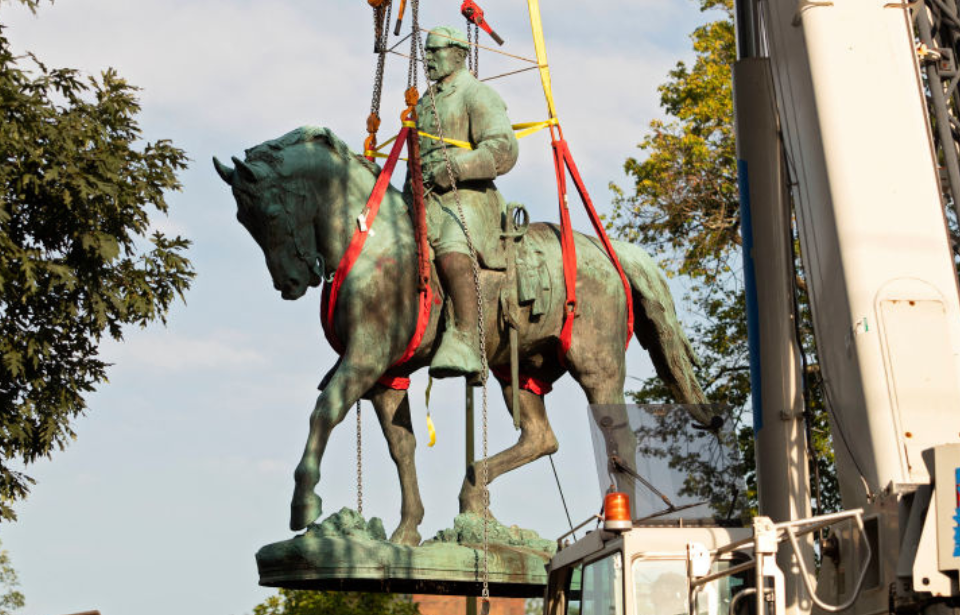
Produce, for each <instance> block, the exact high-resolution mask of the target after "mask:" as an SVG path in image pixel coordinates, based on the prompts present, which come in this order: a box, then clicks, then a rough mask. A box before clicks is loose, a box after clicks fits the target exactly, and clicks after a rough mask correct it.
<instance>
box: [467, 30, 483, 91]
mask: <svg viewBox="0 0 960 615" xmlns="http://www.w3.org/2000/svg"><path fill="white" fill-rule="evenodd" d="M471 29H472V30H473V50H472V51H473V76H474V77H476V78H477V79H479V78H480V26H478V25H477V24H475V23H472V22H471V23H470V25H468V26H467V32H468V34H467V38H468V39H469V38H470V34H469V32H470V30H471Z"/></svg>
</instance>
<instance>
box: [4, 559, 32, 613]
mask: <svg viewBox="0 0 960 615" xmlns="http://www.w3.org/2000/svg"><path fill="white" fill-rule="evenodd" d="M19 585H20V582H19V581H18V580H17V571H16V570H14V569H13V566H12V565H11V564H10V554H9V553H8V552H7V551H6V549H0V591H2V592H3V593H2V594H0V615H11V613H13V612H14V611H16V610H17V609H21V608H23V605H24V604H26V601H25V600H24V598H23V594H21V593H20V592H19V591H17V589H16V588H17V587H18V586H19Z"/></svg>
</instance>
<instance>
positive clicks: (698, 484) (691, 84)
mask: <svg viewBox="0 0 960 615" xmlns="http://www.w3.org/2000/svg"><path fill="white" fill-rule="evenodd" d="M699 4H700V7H701V10H704V11H707V10H711V9H713V10H717V11H719V12H720V18H719V19H717V20H715V21H711V22H709V23H707V24H705V25H703V26H700V27H699V28H697V29H696V30H694V32H693V34H692V35H691V39H692V41H693V50H694V52H695V54H696V60H695V61H694V63H693V66H689V67H688V66H687V65H686V64H685V63H683V62H680V63H678V64H677V65H676V67H675V68H674V69H673V70H672V71H670V73H669V78H668V80H667V82H666V83H664V84H663V85H661V86H660V88H659V92H660V104H661V107H662V108H663V109H664V111H666V113H667V115H668V116H669V119H668V120H667V121H661V120H656V121H654V122H652V123H651V125H650V133H649V134H648V135H647V136H646V137H645V138H644V139H643V141H642V142H641V143H640V145H639V148H640V150H641V151H642V152H644V153H645V154H646V157H645V158H643V159H637V158H629V159H628V160H627V161H626V163H625V165H624V169H625V171H626V172H627V174H628V175H629V176H631V178H632V179H633V181H634V184H633V192H632V194H627V193H626V192H625V191H624V190H623V189H622V188H620V187H618V186H616V185H611V188H612V189H613V190H614V192H615V203H614V212H613V216H612V218H611V220H610V227H611V229H612V230H613V231H614V232H615V233H616V234H617V235H619V236H620V237H621V238H623V239H627V240H629V241H634V242H638V243H642V244H643V245H645V246H650V247H651V248H652V249H653V251H654V252H655V253H656V254H657V255H659V256H660V257H661V259H662V260H663V266H664V268H665V269H666V271H667V272H668V274H669V275H673V276H683V277H684V278H685V279H686V281H687V282H688V283H689V290H688V292H687V294H686V296H685V297H684V302H683V304H684V305H685V306H692V307H693V310H692V316H693V319H692V324H690V326H689V327H688V328H689V337H690V338H691V341H692V343H693V345H694V347H695V349H696V351H697V354H698V356H699V357H700V361H701V366H700V368H699V370H698V377H699V378H700V382H701V384H702V385H703V387H704V390H705V392H706V393H707V395H708V397H709V398H710V399H711V400H713V401H715V402H722V403H726V404H729V407H730V412H729V416H728V417H727V419H728V422H730V423H732V424H733V425H734V429H735V435H734V436H732V437H731V440H732V439H735V440H736V442H727V443H724V444H727V445H733V446H737V447H739V449H740V453H741V455H740V457H741V459H740V467H739V468H738V469H736V470H735V471H728V472H725V473H722V474H721V475H720V476H718V475H717V474H716V473H715V471H714V470H713V469H711V468H706V467H700V466H698V465H696V464H695V463H690V462H689V460H686V461H685V458H684V457H683V456H681V455H680V454H679V453H678V454H676V455H675V456H674V461H675V463H677V464H680V465H683V464H688V465H686V466H684V469H685V470H687V471H688V472H689V474H690V478H689V479H688V484H687V488H688V490H690V491H691V492H695V493H696V494H698V495H700V496H704V497H706V498H708V499H722V498H721V496H722V494H723V492H729V491H730V489H731V487H732V484H728V483H730V482H731V481H734V480H740V479H739V477H741V476H742V477H746V479H747V498H746V499H745V500H744V501H743V506H744V507H745V509H744V510H742V511H741V514H746V513H748V512H749V510H748V509H751V508H754V509H755V507H756V473H755V470H754V468H755V465H754V457H753V433H752V428H751V426H748V425H747V424H746V421H745V419H746V417H747V410H748V409H749V401H750V399H749V397H750V377H749V376H750V373H749V355H748V349H747V327H746V315H745V298H744V297H745V295H744V289H743V275H742V260H741V259H742V257H741V239H740V205H739V194H738V190H737V168H736V160H737V156H736V146H735V139H734V131H733V92H732V67H733V63H734V61H735V60H736V44H735V38H734V25H733V2H732V0H699ZM797 265H798V269H799V260H797ZM802 282H803V280H802V272H801V273H800V275H799V278H798V295H797V300H798V305H799V307H800V310H799V314H800V318H799V321H800V331H799V334H800V338H801V339H802V341H803V347H804V349H805V352H806V355H805V356H806V359H807V363H808V364H809V365H810V368H809V369H808V370H807V373H806V377H807V379H808V385H810V386H808V387H807V390H808V406H809V407H808V412H809V416H808V419H809V422H808V424H810V425H811V426H812V436H813V437H812V442H813V447H814V452H815V457H816V459H817V462H816V466H815V468H814V469H815V470H816V471H817V473H818V474H819V476H820V483H819V484H820V485H821V486H822V488H823V489H822V490H823V493H824V496H825V497H824V502H823V503H824V506H823V508H824V509H835V508H836V507H837V506H838V504H839V492H838V487H837V484H836V478H835V475H834V472H833V464H832V460H833V453H832V447H831V445H830V440H829V432H828V427H827V421H826V417H825V413H824V411H823V403H822V400H821V399H820V396H819V388H818V387H817V386H815V385H816V378H817V377H818V372H817V370H816V352H815V347H814V344H813V335H812V324H811V320H810V314H809V306H808V304H807V299H806V295H805V294H804V293H803V283H802ZM632 396H633V398H634V400H635V401H636V402H638V403H656V402H666V401H671V400H670V396H669V393H668V392H667V391H666V389H665V388H664V387H663V386H662V384H661V383H660V382H659V381H658V380H656V379H655V378H651V379H647V380H645V381H643V382H642V385H641V388H640V389H639V390H638V391H635V392H633V393H632Z"/></svg>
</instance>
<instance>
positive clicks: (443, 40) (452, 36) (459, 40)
mask: <svg viewBox="0 0 960 615" xmlns="http://www.w3.org/2000/svg"><path fill="white" fill-rule="evenodd" d="M427 47H429V48H432V49H439V48H441V47H460V48H461V49H468V50H469V49H470V46H469V45H467V36H466V35H465V34H464V33H463V31H462V30H460V29H459V28H454V27H453V26H437V27H436V28H433V29H432V30H430V33H429V34H428V35H427Z"/></svg>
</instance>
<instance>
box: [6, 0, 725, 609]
mask: <svg viewBox="0 0 960 615" xmlns="http://www.w3.org/2000/svg"><path fill="white" fill-rule="evenodd" d="M421 4H422V6H421V24H422V25H423V26H426V27H429V26H432V25H439V24H455V25H458V26H459V25H461V24H462V18H461V17H460V16H459V12H458V6H459V3H458V2H456V0H444V1H442V2H441V1H440V0H423V2H422V3H421ZM481 6H482V7H483V8H484V10H485V11H486V15H487V19H488V21H489V22H490V23H491V24H492V26H493V27H494V29H495V30H496V31H497V32H498V33H499V34H500V35H501V36H502V37H503V38H504V39H505V40H506V42H507V44H506V45H505V46H504V47H503V49H504V50H505V51H509V52H510V53H513V54H515V55H520V56H525V57H530V58H532V57H533V56H534V52H533V44H532V41H531V37H530V29H529V21H528V16H527V13H526V10H525V7H524V6H523V3H521V2H517V1H516V0H513V1H510V0H483V1H482V2H481ZM541 9H542V12H543V23H544V31H545V34H546V42H547V51H548V55H549V59H550V65H551V72H552V76H553V84H554V94H555V98H556V104H557V109H558V115H559V117H560V120H561V122H562V124H563V127H564V132H565V136H566V137H567V140H568V142H569V143H570V146H571V149H572V152H573V154H574V157H575V158H576V161H577V164H578V166H579V168H580V170H581V173H582V174H583V176H584V179H585V181H586V184H587V186H588V188H589V189H590V190H591V194H592V195H593V199H594V202H595V204H596V206H597V208H598V210H599V211H600V212H601V213H607V212H609V211H610V204H609V203H610V200H611V191H610V190H609V188H608V184H609V183H610V182H611V181H613V182H617V183H620V184H621V185H627V183H628V182H627V180H626V177H625V176H624V174H623V171H622V166H623V162H624V160H625V159H626V158H627V157H629V156H634V155H638V154H639V152H638V150H637V149H636V145H637V143H639V142H640V141H641V139H642V138H643V135H644V134H645V130H646V127H647V125H648V124H649V122H650V121H651V120H652V119H654V118H657V117H660V110H659V108H658V95H657V91H656V88H657V85H658V84H660V83H662V82H663V81H664V80H665V78H666V75H667V72H668V71H669V70H670V68H672V66H673V65H674V64H675V63H676V62H677V61H678V60H681V59H687V60H689V59H690V58H691V55H692V54H691V51H690V49H689V46H690V45H689V39H688V36H687V35H688V33H689V32H690V31H691V30H692V29H693V28H694V27H696V25H698V24H699V23H702V22H703V21H704V20H705V19H706V18H708V17H710V16H709V15H706V16H705V15H703V14H701V13H700V12H699V10H698V8H697V5H696V3H694V2H692V1H690V0H640V1H632V2H628V1H626V0H605V1H603V2H599V1H598V2H590V3H587V2H581V1H577V0H544V2H543V3H542V7H541ZM370 13H371V11H370V8H369V7H368V5H367V3H366V2H363V1H362V0H349V1H347V0H326V1H313V2H307V1H305V0H274V1H272V2H253V1H252V0H233V1H227V0H190V1H187V0H164V1H163V2H160V1H157V0H136V1H135V2H132V1H130V0H58V2H57V3H56V4H55V5H52V6H51V5H49V4H44V5H42V6H41V8H40V10H39V13H38V15H37V16H33V15H31V14H30V13H29V11H27V10H25V9H23V8H21V7H19V5H11V4H9V3H3V4H2V5H0V22H2V23H3V24H4V25H5V26H6V30H5V33H6V35H7V36H8V37H9V39H10V40H11V42H12V45H13V47H14V50H15V51H17V52H24V51H27V50H29V51H32V52H34V53H35V54H36V55H37V56H38V57H40V58H41V59H42V60H43V61H44V62H45V63H46V64H47V65H48V66H65V67H73V68H79V69H81V70H82V71H84V72H86V73H88V74H99V72H100V71H102V70H104V69H106V68H107V67H113V68H116V69H117V71H118V72H119V73H120V75H121V76H123V77H124V78H126V79H127V80H128V81H129V82H130V83H132V84H135V85H137V86H139V87H141V88H142V91H141V98H140V100H141V103H142V106H143V110H142V113H141V115H140V122H141V127H142V128H143V130H144V138H145V139H146V140H151V141H152V140H156V139H161V138H165V139H171V140H173V142H174V143H175V144H176V145H178V146H179V147H181V148H183V149H185V150H186V152H187V153H188V155H189V156H190V158H191V164H190V168H189V169H187V170H186V171H184V172H183V173H182V174H181V176H180V178H181V181H182V183H183V190H182V192H179V193H172V194H170V195H169V199H168V200H169V203H170V206H171V207H170V213H169V215H168V216H167V217H162V216H157V217H156V219H155V226H156V227H157V228H158V229H161V230H163V231H165V232H167V233H168V234H181V235H183V236H185V237H187V238H189V239H191V240H192V241H193V242H194V244H193V247H192V248H191V250H190V254H189V256H190V258H191V259H192V261H193V264H194V267H195V268H196V271H197V278H196V281H195V282H194V284H193V287H192V289H191V290H190V291H189V292H188V294H187V296H186V299H187V303H186V305H183V304H178V305H176V306H175V307H174V308H173V309H172V310H171V313H170V316H169V324H168V326H167V327H163V326H161V325H159V324H157V325H151V326H150V327H147V328H146V329H142V330H141V329H128V330H127V331H126V333H125V339H124V341H123V342H121V343H116V342H108V343H105V344H104V345H103V347H102V355H103V357H104V358H105V360H107V361H109V362H111V363H113V364H114V365H113V367H112V368H111V369H110V371H109V378H110V382H109V383H108V384H104V385H102V386H101V387H100V389H99V390H98V391H97V392H96V393H95V394H93V395H91V396H90V397H89V398H88V404H89V411H88V412H87V414H86V416H84V417H82V418H80V419H78V420H77V421H76V423H75V429H76V432H77V440H76V441H75V442H74V443H73V444H72V445H71V446H70V447H69V448H68V449H67V450H65V451H63V452H57V453H55V454H54V455H53V457H52V460H50V461H43V462H41V463H37V464H35V465H33V466H31V467H30V468H28V472H29V473H30V474H31V475H32V476H33V477H34V478H36V479H37V485H36V486H35V487H34V488H33V492H32V494H31V495H30V497H29V499H28V500H26V501H25V502H22V503H20V504H18V505H17V506H16V511H17V514H18V516H19V520H18V521H17V522H16V523H4V524H2V525H0V541H2V543H3V548H5V549H7V550H8V551H9V552H10V556H11V558H12V562H13V565H14V567H15V568H16V569H17V571H18V572H19V575H20V581H21V585H22V587H21V590H22V591H23V593H24V594H25V596H26V599H27V606H26V608H25V609H24V610H23V611H21V613H22V614H23V615H58V614H67V613H74V612H78V611H84V610H89V609H99V610H100V611H101V613H103V614H104V615H126V614H132V613H136V614H138V615H160V614H161V613H163V614H167V613H173V612H176V613H183V614H192V613H198V614H201V613H202V614H205V615H215V614H224V615H241V614H244V613H249V612H251V610H252V608H253V606H254V605H256V604H257V603H258V602H260V601H262V600H263V599H264V598H266V597H267V596H269V595H270V594H272V593H273V590H269V589H266V588H261V587H259V586H258V585H257V571H256V563H255V560H254V554H255V552H256V551H257V549H258V548H259V547H260V546H262V545H264V544H267V543H271V542H276V541H279V540H285V539H288V538H290V537H292V536H293V533H292V532H290V531H289V530H288V529H287V523H288V514H289V499H290V495H291V493H292V486H293V481H292V474H293V469H294V467H295V465H296V463H297V461H298V460H299V456H300V453H301V452H302V450H303V443H304V441H305V438H306V433H307V419H308V416H309V413H310V411H311V409H312V408H313V404H314V401H315V399H316V395H317V391H316V385H317V383H318V382H319V380H320V378H321V377H322V376H323V374H324V373H325V372H326V371H327V370H328V369H329V368H330V367H331V366H332V365H333V363H334V361H335V354H334V353H333V351H332V350H331V349H330V348H329V347H328V346H327V344H326V342H325V341H324V339H323V335H322V332H321V329H320V323H319V318H318V305H319V298H320V293H319V290H318V289H312V290H311V291H310V292H309V293H308V294H307V295H306V296H305V297H303V298H301V299H300V300H298V301H295V302H290V301H283V300H282V299H281V298H280V296H279V293H277V292H276V291H274V290H273V288H272V284H271V281H270V278H269V275H268V273H267V270H266V267H265V266H264V262H263V257H262V254H261V252H260V250H259V248H258V247H257V246H256V244H255V243H254V242H253V240H252V239H251V238H250V237H249V236H248V235H247V234H246V231H244V230H243V228H242V227H241V226H240V225H239V224H238V223H237V222H236V218H235V211H236V209H235V207H236V205H235V203H234V201H233V198H232V195H231V193H230V190H229V188H228V187H227V186H226V185H225V184H223V183H222V182H221V180H220V179H219V177H218V176H217V175H216V173H215V172H214V170H213V167H212V165H211V162H210V160H211V157H212V156H214V155H216V156H218V157H220V158H221V159H222V160H229V158H230V156H233V155H236V156H241V157H242V154H243V150H244V149H246V148H249V147H252V146H253V145H256V144H258V143H261V142H262V141H265V140H268V139H272V138H275V137H278V136H280V135H282V134H284V133H286V132H288V131H289V130H291V129H293V128H296V127H298V126H301V125H305V124H318V125H323V126H328V127H330V128H331V129H332V130H333V131H334V132H335V133H336V134H338V135H339V136H340V137H342V138H343V139H344V140H346V141H347V142H348V143H349V144H351V146H352V147H353V148H354V149H360V148H361V145H362V141H363V137H364V136H365V120H366V116H367V114H368V112H369V108H370V95H371V86H372V83H373V71H374V66H375V56H374V55H373V53H372V36H373V34H372V24H371V22H372V20H371V16H370ZM407 20H409V13H408V16H407ZM408 23H409V21H408ZM391 40H396V39H395V38H392V39H391ZM484 42H485V44H487V45H491V46H492V42H491V41H490V39H489V38H486V37H485V35H484ZM406 46H407V44H406V43H404V44H403V45H401V49H403V48H405V47H406ZM524 66H525V64H524V63H523V62H522V61H518V60H513V59H509V58H503V57H500V56H496V55H494V54H491V53H489V52H485V51H484V52H481V58H480V73H481V77H485V76H487V77H489V76H494V75H497V74H499V73H502V72H507V71H511V70H516V69H518V68H523V67H524ZM386 73H387V75H386V79H385V86H384V93H383V103H382V111H381V116H382V117H383V118H384V121H383V127H382V128H381V135H387V134H390V133H391V131H395V130H396V129H397V128H398V127H399V119H398V116H399V112H400V110H401V109H402V106H403V105H402V100H403V97H402V91H403V88H404V87H405V86H406V73H407V71H406V60H405V59H403V58H399V57H396V56H391V57H389V58H388V61H387V69H386ZM420 83H421V84H422V83H423V77H422V75H421V78H420ZM490 83H491V85H492V86H494V87H495V88H496V89H497V90H498V91H499V92H500V94H501V95H502V97H503V98H504V100H505V101H506V103H507V105H508V108H509V113H510V116H511V119H512V120H513V121H514V122H525V121H534V120H542V119H545V118H546V115H545V103H544V98H543V92H542V89H541V88H540V83H539V80H538V78H537V74H536V72H535V71H531V72H527V73H524V74H522V75H518V76H513V77H505V78H502V79H497V80H494V81H491V82H490ZM421 89H422V88H421ZM383 138H384V137H381V140H383ZM395 177H397V178H402V177H403V170H402V169H401V170H399V171H398V173H397V174H396V175H395ZM397 181H399V179H395V183H396V182H397ZM498 186H499V188H500V190H501V192H502V193H503V194H504V195H505V196H506V198H507V199H508V200H516V201H520V202H523V203H525V204H526V206H527V207H528V209H529V210H530V211H531V217H532V218H533V219H535V220H549V221H555V220H556V219H557V213H556V194H555V187H554V186H555V184H554V180H553V170H552V162H551V158H550V146H549V139H548V136H547V134H546V133H545V132H543V133H540V134H538V135H535V136H532V137H528V138H527V139H525V140H523V141H521V153H520V162H519V163H518V165H517V166H516V167H515V168H514V169H513V170H512V171H511V172H510V174H509V175H507V176H505V177H503V178H501V179H500V180H498ZM574 210H575V211H577V207H576V206H575V207H574ZM574 226H575V227H577V228H579V229H589V223H588V222H587V219H586V217H585V216H584V215H582V214H577V215H575V216H574ZM651 373H652V368H651V366H650V363H649V361H648V360H647V358H646V357H645V356H644V355H643V353H642V350H640V349H639V344H636V343H634V344H632V345H631V350H630V352H629V353H628V381H627V386H628V388H629V387H630V386H631V385H632V384H634V385H635V384H636V383H637V379H641V378H644V377H647V376H649V375H650V374H651ZM425 387H426V374H425V373H420V374H418V375H417V376H416V377H415V378H414V380H413V384H412V386H411V389H410V396H411V407H412V410H413V418H414V426H415V430H416V435H417V437H418V440H419V446H418V449H417V467H418V472H419V478H420V485H421V491H422V496H423V500H424V504H425V507H426V517H425V519H424V522H423V524H422V525H421V528H420V532H421V534H422V536H423V537H424V538H428V537H431V536H433V535H434V534H435V533H436V532H437V531H438V530H440V529H443V528H445V527H449V526H450V525H451V524H452V520H453V518H454V516H455V515H456V513H457V494H458V492H459V489H460V483H461V481H462V478H463V463H464V461H463V457H464V418H463V405H464V401H463V383H462V380H459V379H458V380H445V381H440V382H436V383H435V384H434V387H433V392H432V396H431V406H430V409H431V414H432V417H433V420H434V422H435V424H436V428H437V433H438V438H437V444H436V446H434V447H432V448H428V447H427V446H426V445H425V443H426V440H427V436H426V425H425V408H424V403H423V402H424V390H425ZM489 399H490V404H489V428H488V432H489V437H490V452H491V454H492V453H494V452H496V451H499V450H502V449H503V448H506V447H507V446H510V445H511V444H513V443H514V442H515V440H516V437H517V432H515V431H514V429H513V426H512V421H511V419H510V417H509V416H508V414H507V412H506V410H505V406H504V404H503V402H502V401H501V396H500V393H499V388H498V387H496V386H495V385H494V386H492V387H491V388H490V389H489ZM477 400H478V425H477V450H478V452H479V442H480V431H479V400H480V395H479V392H478V393H477ZM547 410H548V413H549V417H550V420H551V421H552V425H553V429H554V431H555V433H556V435H557V437H558V440H559V442H560V450H559V452H558V453H557V454H556V455H554V460H555V462H556V465H557V471H558V474H559V478H560V482H561V484H562V487H563V490H564V494H565V496H566V500H567V504H568V505H569V508H570V514H571V516H572V517H573V519H574V522H577V521H580V520H583V519H585V518H587V517H588V516H589V515H591V514H593V513H594V512H595V511H596V510H597V509H598V508H599V505H600V502H601V499H600V498H601V495H600V493H601V491H600V487H599V484H598V479H597V472H596V469H595V467H594V462H593V451H592V447H591V444H590V436H589V430H588V418H587V413H588V410H587V402H586V398H585V397H584V396H583V394H582V392H580V390H579V388H578V387H577V386H576V385H575V383H573V381H572V380H571V379H570V378H569V377H565V378H564V379H563V380H561V381H560V382H559V383H558V385H557V386H556V388H555V389H554V392H553V393H551V394H550V395H548V396H547ZM362 416H363V426H362V428H363V435H364V438H363V440H364V449H363V456H364V511H365V512H366V513H367V515H368V516H379V517H381V518H382V519H383V520H384V524H385V526H386V527H387V531H388V533H389V532H390V531H392V529H393V528H394V527H395V526H396V524H397V522H398V520H399V489H398V486H397V479H396V473H395V471H394V468H393V464H392V462H391V461H390V459H389V455H388V453H387V449H386V445H385V442H384V440H383V438H382V436H381V435H380V431H379V426H378V425H377V423H376V421H375V419H374V413H373V411H372V407H371V406H370V405H369V404H368V403H365V405H364V410H363V412H362ZM355 438H356V432H355V415H354V414H353V413H352V412H351V413H350V414H349V415H348V417H347V420H346V421H345V422H344V423H343V424H342V425H341V426H340V427H339V428H338V429H337V430H335V431H334V433H333V435H332V437H331V440H330V444H329V447H328V449H327V453H326V457H325V460H324V464H323V466H322V472H323V476H322V479H321V482H320V485H319V487H318V493H319V494H320V495H321V496H322V497H323V499H324V508H325V510H324V516H326V515H327V514H329V513H332V512H335V511H337V510H339V509H340V508H341V507H344V506H350V507H354V506H355V505H356V492H355V485H356V477H355V470H354V466H355V454H356V453H355ZM491 497H492V510H493V513H494V514H495V515H496V516H497V517H498V518H499V519H500V520H501V521H503V522H505V523H507V524H516V525H519V526H521V527H525V528H532V529H535V530H537V531H538V532H539V533H540V534H541V535H542V536H544V537H556V536H558V535H559V534H561V533H563V532H564V531H565V529H566V526H567V522H566V517H565V515H564V512H563V508H562V505H561V500H560V496H559V493H558V490H557V486H556V484H555V481H554V478H553V474H552V472H551V469H550V464H549V462H548V461H547V460H546V459H541V460H538V461H536V462H534V463H533V464H530V465H529V466H527V467H524V468H521V469H519V470H517V471H515V472H513V473H512V474H509V475H507V476H504V477H502V478H500V479H499V480H497V481H496V482H495V483H494V484H493V485H492V486H491Z"/></svg>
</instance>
